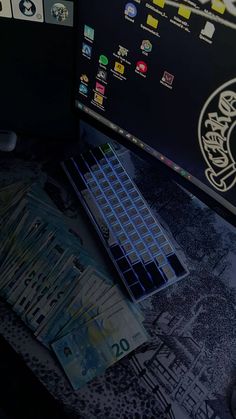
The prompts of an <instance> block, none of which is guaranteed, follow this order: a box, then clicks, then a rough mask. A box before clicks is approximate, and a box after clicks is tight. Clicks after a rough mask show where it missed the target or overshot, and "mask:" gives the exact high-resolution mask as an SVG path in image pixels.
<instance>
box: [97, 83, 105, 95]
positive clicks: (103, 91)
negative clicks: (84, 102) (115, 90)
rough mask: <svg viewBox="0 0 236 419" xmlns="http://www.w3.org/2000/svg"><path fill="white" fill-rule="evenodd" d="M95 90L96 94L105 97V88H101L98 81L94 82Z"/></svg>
mask: <svg viewBox="0 0 236 419" xmlns="http://www.w3.org/2000/svg"><path fill="white" fill-rule="evenodd" d="M95 89H96V90H97V92H99V93H101V95H105V86H103V85H102V84H101V83H99V82H98V81H97V82H96V87H95Z"/></svg>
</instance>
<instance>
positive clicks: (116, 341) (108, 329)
mask: <svg viewBox="0 0 236 419" xmlns="http://www.w3.org/2000/svg"><path fill="white" fill-rule="evenodd" d="M146 341H147V334H146V331H145V329H144V328H143V326H142V324H140V323H139V322H138V321H137V319H136V318H135V316H134V315H133V313H132V311H131V310H130V309H129V306H128V305H127V304H126V302H121V303H120V304H117V305H116V307H115V311H114V308H111V309H110V310H108V311H106V312H105V313H103V314H101V315H99V316H98V317H97V318H95V319H94V320H92V321H89V322H88V323H86V324H85V325H84V326H83V327H79V328H78V329H74V330H73V331H72V332H70V333H68V334H67V335H65V336H64V337H62V338H60V339H59V340H57V341H56V342H54V343H53V344H52V348H53V350H54V352H55V354H56V356H57V357H58V360H59V362H60V363H61V365H62V367H63V369H64V371H65V373H66V375H67V377H68V379H69V381H70V382H71V384H72V387H73V388H74V389H75V390H78V389H80V388H81V387H83V386H84V385H85V384H86V383H88V382H89V381H91V380H92V379H93V378H95V377H97V376H99V375H101V374H102V373H104V371H105V370H106V369H107V368H108V367H110V366H111V365H113V364H114V363H115V362H117V361H119V360H120V359H121V358H123V357H124V356H126V355H128V354H129V353H130V352H132V351H133V350H134V349H136V348H137V347H138V346H140V345H142V344H143V343H144V342H146Z"/></svg>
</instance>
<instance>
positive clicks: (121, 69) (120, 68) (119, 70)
mask: <svg viewBox="0 0 236 419" xmlns="http://www.w3.org/2000/svg"><path fill="white" fill-rule="evenodd" d="M114 70H115V71H116V72H117V73H120V74H124V72H125V66H124V65H123V64H121V63H119V62H118V61H116V62H115V67H114Z"/></svg>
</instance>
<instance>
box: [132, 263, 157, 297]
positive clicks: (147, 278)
mask: <svg viewBox="0 0 236 419" xmlns="http://www.w3.org/2000/svg"><path fill="white" fill-rule="evenodd" d="M133 269H134V270H135V272H136V273H137V275H138V278H139V282H140V283H141V284H142V286H143V287H144V288H145V290H146V291H148V290H150V289H152V288H153V281H152V278H151V275H150V274H149V273H148V272H147V271H146V269H145V268H144V267H143V265H142V263H136V264H135V265H133Z"/></svg>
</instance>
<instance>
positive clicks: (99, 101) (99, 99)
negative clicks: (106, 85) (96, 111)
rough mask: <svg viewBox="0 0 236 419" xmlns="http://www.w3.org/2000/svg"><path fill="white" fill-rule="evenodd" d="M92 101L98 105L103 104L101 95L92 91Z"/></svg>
mask: <svg viewBox="0 0 236 419" xmlns="http://www.w3.org/2000/svg"><path fill="white" fill-rule="evenodd" d="M94 101H95V102H97V103H99V105H103V96H101V95H100V94H99V93H94Z"/></svg>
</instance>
